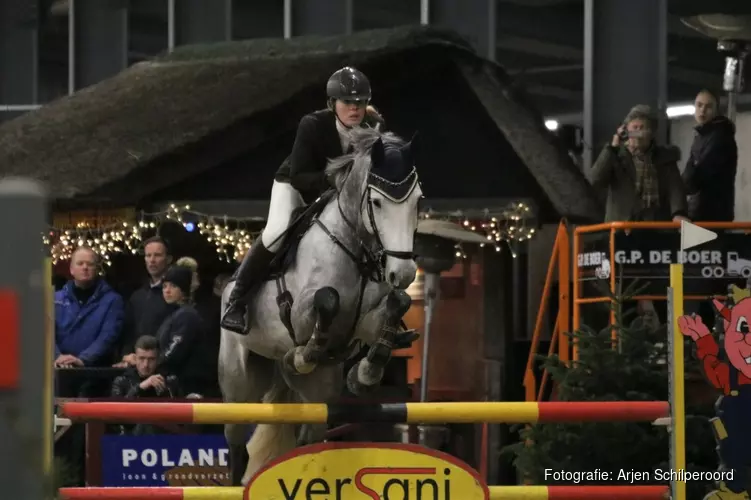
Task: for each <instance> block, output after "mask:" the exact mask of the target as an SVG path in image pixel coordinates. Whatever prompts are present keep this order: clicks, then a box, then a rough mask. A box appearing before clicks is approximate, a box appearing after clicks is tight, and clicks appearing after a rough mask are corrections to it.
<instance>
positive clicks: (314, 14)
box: [288, 0, 353, 36]
mask: <svg viewBox="0 0 751 500" xmlns="http://www.w3.org/2000/svg"><path fill="white" fill-rule="evenodd" d="M352 1H353V0H291V1H290V2H288V3H289V4H290V7H291V10H292V12H291V18H292V33H291V35H292V36H305V35H344V34H350V33H352Z"/></svg>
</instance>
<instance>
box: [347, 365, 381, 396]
mask: <svg viewBox="0 0 751 500" xmlns="http://www.w3.org/2000/svg"><path fill="white" fill-rule="evenodd" d="M358 366H360V364H359V363H358V364H356V365H355V366H353V367H352V368H350V369H349V372H348V373H347V390H348V391H349V392H351V393H352V394H354V395H355V396H362V395H365V394H369V393H371V392H373V391H374V390H375V389H376V388H377V387H378V384H374V385H365V384H363V383H362V382H360V377H359V375H358V373H357V372H358Z"/></svg>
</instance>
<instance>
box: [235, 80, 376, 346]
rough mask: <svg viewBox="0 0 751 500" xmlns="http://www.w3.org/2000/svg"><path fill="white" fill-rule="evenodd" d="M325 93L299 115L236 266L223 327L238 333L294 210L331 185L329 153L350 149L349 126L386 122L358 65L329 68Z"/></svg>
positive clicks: (335, 154) (372, 126)
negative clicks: (324, 101) (257, 228)
mask: <svg viewBox="0 0 751 500" xmlns="http://www.w3.org/2000/svg"><path fill="white" fill-rule="evenodd" d="M326 95H327V97H328V105H327V108H326V109H323V110H320V111H315V112H313V113H310V114H308V115H306V116H304V117H303V119H302V120H300V125H299V126H298V128H297V136H296V137H295V143H294V145H293V146H292V153H291V154H290V155H289V157H288V158H287V159H286V160H285V161H284V163H282V166H281V167H280V168H279V170H278V171H277V174H276V176H275V178H274V184H273V186H272V188H271V202H270V204H269V215H268V217H267V220H266V227H265V228H264V230H263V233H262V234H261V236H260V237H259V238H257V239H256V241H254V242H253V245H252V246H251V248H250V250H249V251H248V253H247V254H246V255H245V258H244V259H243V261H242V264H241V265H240V268H239V269H238V270H237V273H236V274H237V277H236V280H237V281H236V282H235V287H234V288H233V289H232V294H231V295H230V297H229V305H228V307H227V311H226V312H225V314H224V316H223V317H222V322H221V324H222V328H226V329H227V330H230V331H233V332H236V333H239V334H241V335H245V334H246V333H247V332H245V324H246V322H247V318H246V314H247V304H245V303H244V299H246V298H247V296H248V294H249V292H250V291H251V290H252V289H253V288H255V286H256V285H258V284H259V283H261V282H262V281H263V279H264V278H265V277H266V274H265V271H266V269H267V268H268V266H269V264H270V263H271V261H272V259H273V258H274V254H275V252H277V251H278V250H279V248H280V247H281V244H282V242H283V238H282V235H283V234H284V231H285V230H286V229H287V227H288V225H289V223H290V218H291V217H292V213H293V211H294V210H295V209H296V208H298V207H300V206H303V205H305V204H309V203H311V202H313V201H314V200H315V199H316V198H318V197H319V196H321V194H322V193H323V192H325V191H326V190H327V189H328V188H329V187H330V186H329V183H328V179H327V178H326V175H325V172H324V171H325V169H326V165H327V164H328V160H329V159H331V158H336V157H339V156H341V155H343V154H345V153H347V152H348V151H349V140H350V137H349V130H351V129H352V128H354V127H371V128H379V129H382V128H383V127H384V126H385V124H384V122H383V118H382V117H381V116H380V114H378V112H377V111H375V108H373V107H372V106H369V104H370V98H371V89H370V81H369V80H368V77H366V76H365V75H364V74H363V73H362V72H361V71H359V70H357V69H355V68H352V67H349V66H345V67H344V68H341V69H340V70H338V71H336V72H334V74H333V75H331V77H330V78H329V80H328V82H327V83H326Z"/></svg>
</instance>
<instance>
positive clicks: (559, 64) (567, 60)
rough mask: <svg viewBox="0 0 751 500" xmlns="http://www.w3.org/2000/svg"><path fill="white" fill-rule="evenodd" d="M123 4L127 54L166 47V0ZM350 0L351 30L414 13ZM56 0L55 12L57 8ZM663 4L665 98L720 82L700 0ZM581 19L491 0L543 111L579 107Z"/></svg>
mask: <svg viewBox="0 0 751 500" xmlns="http://www.w3.org/2000/svg"><path fill="white" fill-rule="evenodd" d="M60 1H64V0H60ZM246 1H250V0H236V7H235V8H237V4H238V3H244V2H246ZM253 1H254V2H265V1H280V0H253ZM624 1H628V0H624ZM129 4H130V9H131V10H130V19H129V25H130V30H131V40H130V46H131V61H132V62H136V61H138V60H142V59H144V58H147V57H149V56H151V55H154V54H156V53H158V52H161V51H162V50H164V49H165V48H166V7H165V5H166V2H157V1H154V0H130V2H129ZM353 4H354V5H353V11H354V17H355V18H354V21H353V26H354V29H355V30H362V29H372V28H387V27H393V26H396V25H401V24H412V23H415V22H416V21H417V20H418V19H419V0H378V1H373V0H353ZM742 4H745V5H742ZM60 5H62V4H60V3H59V4H58V7H57V8H55V12H57V13H61V14H64V13H65V9H64V8H60ZM669 5H670V16H669V42H668V50H669V88H668V94H669V101H670V102H671V103H681V102H687V101H691V100H692V99H693V96H694V95H695V93H696V90H697V89H698V88H701V87H704V86H709V87H711V88H717V87H719V86H720V85H721V82H722V73H723V67H724V59H723V57H722V56H721V55H720V54H719V53H718V52H717V50H716V41H714V40H712V39H710V38H708V37H705V36H704V35H701V34H699V33H698V32H696V31H694V30H692V29H690V28H688V27H687V26H686V25H684V24H683V23H682V22H681V18H680V16H681V15H694V14H696V13H699V12H701V11H702V10H703V9H705V8H706V5H707V2H705V1H703V0H671V1H670V3H669ZM711 5H712V6H713V8H715V6H717V5H721V6H723V7H722V8H723V9H724V10H725V11H726V12H739V9H741V11H743V10H748V9H749V5H751V2H749V1H748V0H740V1H737V0H715V1H713V2H712V3H711ZM583 24H584V16H583V0H498V5H497V33H498V37H497V51H496V59H497V61H498V62H499V63H500V64H501V65H503V66H504V67H505V68H506V70H507V71H508V72H509V73H510V74H511V75H513V76H514V77H515V78H517V79H518V80H519V81H520V82H521V83H522V84H523V85H524V86H525V87H526V88H527V89H528V91H529V92H530V93H531V94H532V96H533V97H534V99H535V100H536V102H537V105H538V107H539V108H540V110H541V111H542V112H543V113H544V114H545V115H548V116H550V115H559V114H568V113H577V112H579V111H580V110H581V107H582V89H583V55H582V54H583V43H584V36H583V30H584V26H583ZM49 25H50V27H49V28H48V30H47V33H48V34H49V36H52V37H54V36H55V34H56V35H57V37H60V38H62V40H61V39H60V38H58V42H62V41H64V40H65V39H67V20H66V19H65V16H64V15H57V16H56V15H54V14H53V16H52V19H50V23H49ZM635 36H638V35H635ZM624 43H628V40H624ZM66 45H67V44H65V43H55V42H54V40H49V39H48V41H47V42H46V43H43V44H42V64H43V66H44V65H45V64H47V65H48V66H55V64H56V63H57V67H60V66H61V64H60V63H61V62H62V61H64V60H65V59H66V57H67V47H66ZM62 49H65V50H62ZM40 69H41V72H42V74H43V75H44V74H45V73H46V74H49V75H50V76H52V75H51V74H50V72H49V71H45V68H44V67H42V68H40ZM65 70H66V71H67V67H66V68H65ZM52 73H54V71H53V72H52Z"/></svg>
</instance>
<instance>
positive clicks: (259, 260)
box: [221, 237, 275, 335]
mask: <svg viewBox="0 0 751 500" xmlns="http://www.w3.org/2000/svg"><path fill="white" fill-rule="evenodd" d="M274 255H275V254H274V253H273V252H271V251H269V250H268V249H267V248H266V247H265V246H264V245H263V241H261V238H260V237H259V238H258V239H257V240H256V241H254V242H253V244H252V245H251V246H250V250H249V251H248V254H247V255H246V256H245V258H244V259H243V261H242V263H241V264H240V268H239V269H238V270H237V279H236V281H235V288H233V289H232V293H231V294H230V296H229V304H228V305H227V311H226V312H225V313H224V316H223V317H222V323H221V326H222V328H225V329H227V330H230V331H233V332H235V333H239V334H241V335H246V334H247V333H248V332H247V331H245V325H246V323H247V321H246V318H245V315H246V312H247V308H248V306H247V304H246V303H245V301H244V299H245V298H246V297H247V295H248V293H250V291H251V290H252V289H253V288H254V287H255V286H256V285H258V284H259V283H260V282H261V281H262V280H263V279H264V278H265V277H266V274H267V273H268V267H269V264H271V261H272V259H273V258H274Z"/></svg>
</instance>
